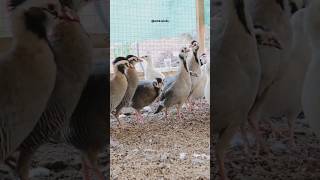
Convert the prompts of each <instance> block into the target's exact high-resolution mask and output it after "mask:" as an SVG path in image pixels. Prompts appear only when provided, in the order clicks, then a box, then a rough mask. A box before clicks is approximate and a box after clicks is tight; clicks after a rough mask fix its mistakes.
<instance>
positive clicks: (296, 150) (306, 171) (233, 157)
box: [212, 118, 320, 180]
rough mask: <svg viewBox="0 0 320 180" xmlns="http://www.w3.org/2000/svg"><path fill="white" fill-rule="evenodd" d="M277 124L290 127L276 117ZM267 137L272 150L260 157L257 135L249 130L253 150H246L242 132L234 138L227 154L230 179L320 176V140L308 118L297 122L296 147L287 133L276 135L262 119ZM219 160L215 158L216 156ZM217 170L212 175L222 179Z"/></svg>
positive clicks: (304, 179)
mask: <svg viewBox="0 0 320 180" xmlns="http://www.w3.org/2000/svg"><path fill="white" fill-rule="evenodd" d="M272 122H273V127H276V128H277V129H284V130H286V129H287V124H286V121H285V120H280V119H277V120H276V119H274V120H272ZM261 127H262V129H263V131H262V132H263V135H264V139H266V140H267V145H268V149H269V151H270V153H269V154H268V155H267V154H264V155H260V156H256V148H255V146H254V138H253V136H252V133H249V140H250V142H251V143H250V144H251V147H250V148H249V149H250V150H249V153H248V154H245V153H244V151H243V143H242V139H241V138H240V136H239V134H238V135H236V137H235V138H234V139H233V142H232V147H231V148H230V151H229V152H228V153H227V156H226V168H227V171H228V175H229V177H230V179H234V180H289V179H290V180H316V179H320V161H319V159H320V141H319V140H318V139H317V138H316V137H315V135H314V134H313V133H312V132H311V131H310V128H309V127H308V124H307V122H306V120H305V119H303V118H302V119H297V120H296V122H295V141H296V147H291V146H289V143H288V142H289V141H288V140H289V139H288V138H287V137H288V134H287V133H286V132H284V133H282V135H283V136H281V135H280V133H276V134H275V136H272V133H271V131H270V126H269V125H268V123H265V122H262V123H261ZM213 160H214V162H216V160H215V157H213ZM218 177H219V176H218V175H217V170H216V169H215V174H214V175H213V176H212V178H213V179H219V178H218Z"/></svg>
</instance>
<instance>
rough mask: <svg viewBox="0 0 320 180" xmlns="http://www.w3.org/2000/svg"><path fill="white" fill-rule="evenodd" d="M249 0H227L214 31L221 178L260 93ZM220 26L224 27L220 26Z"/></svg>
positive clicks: (215, 110) (214, 92)
mask: <svg viewBox="0 0 320 180" xmlns="http://www.w3.org/2000/svg"><path fill="white" fill-rule="evenodd" d="M247 5H248V4H247V1H245V0H225V1H223V2H222V15H221V18H220V21H217V22H216V23H215V24H216V26H217V27H216V29H215V31H214V33H213V37H214V39H213V47H212V49H211V51H212V54H213V58H212V59H213V61H212V62H211V63H213V64H212V67H213V72H212V78H213V80H212V96H213V97H212V99H213V101H214V102H213V106H214V108H213V121H214V122H213V131H214V133H215V134H214V135H215V136H216V137H217V138H216V141H217V142H216V144H215V147H214V150H215V155H216V158H217V162H218V167H219V174H220V176H221V179H227V175H226V172H225V167H224V161H225V160H224V159H225V157H224V156H225V152H226V150H227V148H228V146H229V143H230V140H231V139H232V137H233V136H234V134H235V132H236V131H237V130H238V129H239V127H241V126H244V124H245V122H246V121H247V119H248V114H249V111H250V108H251V107H252V105H253V103H254V99H255V97H256V95H257V91H258V86H259V81H260V75H261V74H260V73H261V71H260V64H259V57H258V52H257V44H256V39H255V34H254V33H253V24H252V19H251V18H250V16H249V14H248V9H247ZM220 26H221V27H220Z"/></svg>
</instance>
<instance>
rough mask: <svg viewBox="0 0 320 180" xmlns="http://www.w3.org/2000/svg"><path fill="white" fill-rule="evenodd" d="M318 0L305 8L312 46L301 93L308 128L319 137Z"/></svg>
mask: <svg viewBox="0 0 320 180" xmlns="http://www.w3.org/2000/svg"><path fill="white" fill-rule="evenodd" d="M319 8H320V1H317V0H313V1H311V2H310V3H309V4H308V6H307V8H306V29H307V32H308V34H309V38H310V41H311V47H312V60H311V62H310V64H309V67H308V71H307V74H306V78H305V83H304V87H303V94H302V105H303V110H304V113H305V116H306V119H307V121H308V123H309V125H310V128H311V129H312V130H313V132H315V134H316V136H317V137H318V138H320V120H319V119H320V111H319V109H320V98H319V97H320V96H319V92H320V76H319V68H320V55H319V52H320V51H319V50H320V43H319V42H320V37H319V32H320V28H319V27H320V14H319Z"/></svg>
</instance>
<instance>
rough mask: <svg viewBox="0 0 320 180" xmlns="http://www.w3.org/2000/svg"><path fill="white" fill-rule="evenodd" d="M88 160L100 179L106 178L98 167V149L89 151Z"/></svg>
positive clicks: (104, 179)
mask: <svg viewBox="0 0 320 180" xmlns="http://www.w3.org/2000/svg"><path fill="white" fill-rule="evenodd" d="M87 156H88V162H89V164H90V166H91V169H92V170H93V172H94V174H95V175H96V177H97V178H98V179H99V180H106V177H105V176H104V175H103V174H102V172H101V171H100V169H99V168H98V164H97V162H98V151H91V152H89V153H88V155H87Z"/></svg>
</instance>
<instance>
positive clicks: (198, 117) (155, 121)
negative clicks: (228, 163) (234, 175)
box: [110, 102, 210, 179]
mask: <svg viewBox="0 0 320 180" xmlns="http://www.w3.org/2000/svg"><path fill="white" fill-rule="evenodd" d="M154 111H155V106H153V107H152V111H151V112H149V113H144V116H147V117H146V118H145V122H144V124H136V121H135V119H134V116H133V115H130V116H127V117H125V118H122V120H124V121H125V122H126V124H127V127H126V128H125V129H120V128H118V127H117V122H116V121H115V120H114V119H113V121H112V126H111V127H112V129H111V136H112V138H114V139H115V140H116V141H118V143H119V144H118V145H117V146H115V147H112V148H111V149H110V150H111V154H110V156H111V169H110V171H111V179H209V176H210V175H209V174H210V167H209V161H210V157H209V154H210V149H209V144H210V120H209V105H208V104H205V103H200V102H197V103H196V106H195V109H194V110H193V111H192V113H190V112H188V110H187V108H184V109H183V111H182V112H183V115H184V117H183V120H182V121H179V120H178V119H176V110H175V108H170V110H169V115H171V116H170V117H169V119H168V120H167V121H165V120H164V118H163V117H164V113H159V114H156V115H154V114H153V112H154Z"/></svg>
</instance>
